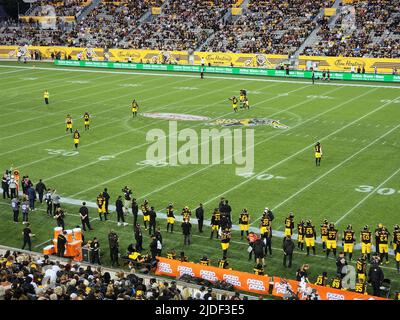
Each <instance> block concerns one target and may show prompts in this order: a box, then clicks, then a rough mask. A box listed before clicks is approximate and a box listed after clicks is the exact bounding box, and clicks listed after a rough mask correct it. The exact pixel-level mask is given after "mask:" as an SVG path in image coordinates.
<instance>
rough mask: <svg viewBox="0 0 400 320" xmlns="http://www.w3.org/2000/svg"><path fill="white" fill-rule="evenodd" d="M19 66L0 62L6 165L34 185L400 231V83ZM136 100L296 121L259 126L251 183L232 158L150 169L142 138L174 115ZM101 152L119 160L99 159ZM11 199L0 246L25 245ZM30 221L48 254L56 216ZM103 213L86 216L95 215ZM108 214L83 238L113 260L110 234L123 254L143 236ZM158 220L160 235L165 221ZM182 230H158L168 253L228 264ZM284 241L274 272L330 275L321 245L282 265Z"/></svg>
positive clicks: (235, 253) (277, 225)
mask: <svg viewBox="0 0 400 320" xmlns="http://www.w3.org/2000/svg"><path fill="white" fill-rule="evenodd" d="M15 65H16V64H15V63H1V64H0V66H7V68H0V74H1V77H0V86H1V88H2V89H1V91H0V99H1V103H0V106H1V115H0V119H1V122H0V134H1V135H0V141H1V145H2V148H1V151H0V155H1V157H0V167H1V168H3V169H6V168H9V167H10V166H11V165H13V166H14V167H16V168H19V169H20V171H21V175H26V174H29V176H30V177H31V179H33V181H34V182H36V181H37V180H38V179H39V178H42V179H43V181H44V182H45V184H46V185H47V186H49V187H52V188H56V189H57V190H58V191H59V192H60V193H61V195H62V196H65V197H70V198H74V199H80V200H89V201H95V197H96V195H97V194H98V193H99V192H100V191H102V190H103V188H104V187H107V188H108V190H109V192H110V194H111V197H112V199H111V200H112V202H113V200H115V198H116V196H117V195H118V194H120V190H121V188H122V187H123V186H124V185H129V186H131V187H132V188H133V190H134V196H135V197H136V198H138V199H139V202H140V203H142V202H143V199H144V198H147V199H148V200H149V202H150V204H151V205H153V206H154V207H155V208H156V209H157V210H158V211H163V209H164V208H165V207H166V205H167V204H168V203H169V202H173V203H174V205H175V208H176V209H177V212H176V213H178V214H179V209H180V208H182V207H183V206H185V205H188V206H189V207H190V208H192V209H194V208H195V207H196V206H197V204H198V203H199V202H202V203H204V204H205V212H206V218H210V216H211V212H212V209H213V208H214V207H216V206H217V204H218V200H219V197H220V196H225V197H226V198H228V199H229V200H230V204H231V206H232V208H233V218H234V223H237V218H238V216H239V213H240V210H241V209H242V208H244V207H246V208H247V209H248V210H249V212H250V215H251V220H252V223H253V226H258V218H259V217H260V216H261V213H262V210H263V208H264V207H265V206H268V207H270V208H272V209H273V211H274V213H275V216H276V219H275V220H274V223H273V229H274V230H281V231H282V230H283V220H284V218H285V217H286V215H287V213H288V212H289V211H293V212H294V214H295V222H296V223H297V222H298V220H299V219H300V218H304V219H312V221H313V222H314V224H315V225H316V226H319V224H320V222H321V221H322V220H323V219H324V218H328V219H329V220H330V221H332V222H337V225H338V227H339V230H340V231H343V229H344V228H345V227H346V226H347V224H349V223H350V224H352V225H353V229H354V230H356V233H357V235H358V231H359V230H360V229H361V228H362V226H363V225H365V224H368V225H370V226H371V228H372V229H373V228H374V227H375V225H376V224H377V223H378V222H382V223H384V224H385V225H387V226H388V227H389V229H390V231H392V228H393V225H394V224H395V223H399V221H398V217H396V214H395V213H396V212H397V209H398V205H397V204H398V199H399V197H400V195H399V190H400V183H399V182H400V178H399V175H398V172H399V156H398V149H399V145H398V138H399V130H398V125H399V123H398V117H399V115H400V111H399V109H398V105H399V100H398V98H399V97H400V90H399V89H400V86H398V87H396V85H390V86H389V87H385V86H384V85H383V84H379V83H368V84H367V86H365V84H366V83H363V84H362V85H363V86H357V83H353V82H336V83H331V84H332V85H320V84H316V85H312V84H311V83H308V82H304V81H287V82H281V81H279V80H277V79H271V78H256V77H255V78H251V77H240V78H245V79H250V80H245V79H242V80H240V79H239V78H235V77H232V78H230V77H227V76H215V75H210V76H208V75H206V79H204V80H201V79H199V77H197V76H196V77H192V76H193V75H191V74H185V75H184V74H166V73H165V74H160V73H157V74H154V73H151V72H148V73H140V72H135V73H132V72H129V71H121V72H115V73H110V72H107V70H93V69H82V70H81V71H78V72H75V71H74V72H72V69H68V68H65V69H63V68H54V67H53V66H52V65H50V64H40V65H37V67H36V68H31V66H32V64H28V65H27V66H28V68H27V69H19V68H15V67H14V66H15ZM43 68H46V69H43ZM47 68H48V69H47ZM58 69H60V70H58ZM87 71H90V72H87ZM270 80H273V81H270ZM242 88H245V89H246V90H247V91H248V92H249V94H248V95H249V101H250V105H251V109H250V110H248V111H247V110H246V111H243V110H240V112H238V113H237V114H234V113H233V112H232V109H231V106H230V102H229V101H228V98H229V97H231V96H232V95H238V92H239V90H240V89H242ZM44 89H48V90H49V92H50V105H49V106H45V105H44V103H43V99H42V96H43V91H44ZM133 97H135V98H136V99H137V101H138V102H139V105H140V112H173V113H181V114H193V115H200V116H208V117H210V118H213V119H215V118H224V119H236V118H240V119H243V118H252V117H258V118H273V119H278V120H280V121H281V123H283V124H286V125H288V126H289V129H287V130H279V129H274V128H271V127H267V126H259V127H256V128H255V151H254V157H255V168H254V170H253V173H252V174H249V175H246V177H244V176H238V175H236V173H235V168H236V165H226V164H221V165H211V164H210V165H178V166H162V167H160V166H151V165H141V162H142V161H143V160H145V159H146V150H147V148H148V146H149V143H148V142H146V134H147V132H148V131H149V130H151V129H154V128H159V129H162V130H164V131H165V132H166V133H167V134H168V122H167V121H166V120H159V119H150V118H145V117H141V116H139V117H137V118H135V119H133V118H132V115H131V112H130V102H131V99H132V98H133ZM85 111H88V112H89V113H90V114H91V116H92V119H91V129H90V131H89V132H84V130H83V120H82V119H81V118H80V117H81V116H82V115H83V113H84V112H85ZM68 113H69V114H71V115H72V117H73V119H74V128H78V129H79V130H80V132H81V144H80V146H79V149H78V151H79V154H76V153H75V152H74V151H75V150H74V147H73V142H72V137H71V135H70V134H66V133H65V126H64V119H65V116H66V114H68ZM183 128H193V129H195V130H196V131H197V132H199V131H200V130H201V129H203V128H210V127H209V126H205V123H204V122H191V121H181V122H179V123H178V129H183ZM215 128H219V127H216V126H215ZM318 140H319V141H321V144H322V146H323V151H324V157H323V160H322V165H321V167H315V164H314V155H313V147H312V145H313V144H314V143H315V142H316V141H318ZM103 156H113V158H111V159H109V160H101V157H103ZM103 159H104V158H103ZM276 177H281V178H276ZM360 186H364V187H360ZM366 186H370V187H366ZM372 187H373V189H372ZM357 189H358V190H359V191H357ZM361 191H364V192H361ZM367 191H369V192H367ZM7 206H8V202H7V201H5V202H4V201H3V202H1V208H2V209H1V215H2V216H3V218H2V221H3V222H2V224H1V225H0V243H2V244H6V245H11V246H16V247H19V246H20V245H21V236H20V231H21V230H22V225H21V224H19V225H16V224H14V223H13V222H12V221H11V220H12V219H11V209H10V208H9V207H7ZM66 208H67V210H68V212H69V213H72V214H76V213H77V209H78V207H76V206H71V205H66ZM30 216H31V217H30V219H31V223H32V229H33V232H34V233H36V234H37V236H36V239H35V241H34V246H36V248H35V250H38V251H40V250H41V248H42V247H43V246H44V245H45V244H43V245H41V243H43V242H45V241H46V240H48V239H50V238H51V235H52V228H53V227H54V226H55V222H54V221H53V220H52V219H51V218H48V217H46V216H45V213H44V212H42V211H36V212H34V213H32V214H31V215H30ZM96 217H97V214H96V213H95V211H94V210H91V218H92V219H93V218H96ZM112 219H113V220H114V222H112V221H109V222H107V223H105V222H103V223H101V222H99V221H97V220H94V221H93V222H92V223H93V226H94V228H95V231H92V232H88V233H87V234H86V237H92V236H97V237H99V238H100V243H101V245H102V248H103V253H104V259H103V260H104V262H105V263H107V262H108V254H107V246H108V244H107V240H106V236H107V232H108V230H109V229H110V228H112V227H113V228H116V229H117V232H118V233H119V234H120V238H121V248H123V249H125V248H126V247H127V245H128V244H129V243H131V242H133V241H134V238H133V233H132V226H127V227H118V228H117V226H116V225H115V214H113V216H112ZM128 219H129V218H128ZM139 221H141V218H139ZM78 223H79V219H78V218H77V217H76V216H73V215H69V216H68V217H67V218H66V224H67V226H68V227H73V226H75V225H77V224H78ZM158 223H159V224H160V225H161V226H162V227H163V230H164V229H165V224H166V223H165V221H163V220H159V221H158ZM175 228H176V232H175V234H173V235H170V234H168V235H167V234H166V233H165V232H164V233H163V234H164V238H165V244H164V252H166V250H168V249H170V248H172V247H174V248H175V249H176V250H177V251H179V250H181V249H184V250H185V252H186V254H187V255H188V256H189V257H190V259H191V260H192V261H198V260H199V259H200V258H201V256H202V255H203V254H207V255H208V256H209V257H210V259H211V260H212V261H213V262H214V263H216V261H217V260H218V259H219V258H220V256H221V251H220V246H219V243H217V242H216V241H215V240H214V241H210V240H209V239H207V238H208V235H209V234H208V232H209V230H208V229H206V232H205V233H204V234H198V233H197V229H196V228H195V229H196V231H195V232H194V235H193V239H192V240H193V241H192V245H191V246H190V247H187V248H183V246H182V236H181V235H180V233H179V231H180V230H179V226H178V225H176V227H175ZM317 229H319V228H317ZM203 235H204V237H203ZM232 240H233V241H232V244H231V248H230V251H229V255H228V257H229V261H230V264H231V266H232V267H233V268H235V269H239V270H245V271H251V270H252V267H253V262H248V261H247V252H246V248H247V246H246V244H245V242H244V241H240V237H239V235H238V233H236V232H235V233H234V235H233V239H232ZM357 240H358V239H357ZM357 242H358V241H357ZM146 245H148V239H147V238H146V239H145V246H146ZM280 245H281V239H280V238H274V240H273V246H274V247H275V248H276V249H275V250H274V254H273V256H272V258H269V259H267V268H266V271H267V273H268V274H274V275H279V276H284V277H289V278H294V277H295V270H296V268H297V267H298V266H300V265H301V264H302V263H305V262H307V263H309V264H310V265H311V279H314V278H315V277H316V276H317V274H319V273H321V272H322V271H325V270H326V271H328V273H329V275H330V276H333V274H334V273H335V262H334V261H333V260H332V259H326V258H325V257H323V256H322V249H321V248H320V247H318V248H317V252H318V253H319V254H320V255H321V256H316V257H312V256H311V257H305V256H304V254H303V253H302V252H296V254H295V256H294V266H293V268H292V269H283V268H282V267H281V258H282V254H281V252H278V250H280V249H279V248H280ZM357 256H358V252H356V254H355V257H357ZM394 267H395V264H394V259H393V257H391V263H390V264H389V265H387V266H385V268H384V272H385V276H386V277H388V278H391V279H392V281H393V288H394V289H399V288H400V282H399V280H398V276H397V275H396V273H395V270H394Z"/></svg>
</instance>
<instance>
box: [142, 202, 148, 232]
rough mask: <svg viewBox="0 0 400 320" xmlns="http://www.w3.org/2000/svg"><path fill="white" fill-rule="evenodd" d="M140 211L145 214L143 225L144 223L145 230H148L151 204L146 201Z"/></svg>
mask: <svg viewBox="0 0 400 320" xmlns="http://www.w3.org/2000/svg"><path fill="white" fill-rule="evenodd" d="M140 209H141V210H142V213H143V223H144V228H145V230H147V222H150V207H149V203H148V202H147V201H145V202H144V203H143V204H142V205H141V206H140Z"/></svg>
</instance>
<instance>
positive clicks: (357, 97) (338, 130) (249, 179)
mask: <svg viewBox="0 0 400 320" xmlns="http://www.w3.org/2000/svg"><path fill="white" fill-rule="evenodd" d="M371 92H372V90H369V91H367V92H366V93H364V94H362V95H359V96H356V97H354V98H352V99H350V100H347V101H346V102H343V103H342V104H341V105H343V104H347V103H350V102H352V101H354V100H356V99H359V98H360V97H361V96H363V95H366V94H368V93H371ZM390 104H392V102H386V103H384V104H382V105H381V106H379V107H377V108H375V109H374V110H372V111H370V112H368V113H367V114H364V115H363V116H361V117H359V118H358V119H355V120H353V121H352V122H349V123H348V124H347V125H345V126H343V127H341V128H339V129H337V130H335V131H334V132H332V133H330V134H328V135H326V136H325V137H323V138H320V139H319V141H323V140H325V139H327V138H329V137H331V136H333V135H335V134H337V133H338V132H340V131H342V130H344V129H346V128H348V127H350V126H352V125H353V124H354V123H356V122H358V121H360V120H362V119H364V118H366V117H368V116H370V115H371V114H374V113H375V112H377V111H379V110H381V109H383V108H385V107H386V106H387V105H390ZM309 120H311V119H309ZM255 145H257V144H255ZM313 146H314V144H313V143H312V144H310V145H308V146H306V147H304V148H303V149H300V150H299V151H297V152H295V153H293V154H292V155H290V156H289V157H286V158H285V159H283V160H281V161H279V162H277V163H275V164H274V165H272V166H270V167H269V168H267V169H265V170H263V171H261V172H260V174H264V173H266V172H268V171H269V170H271V169H273V168H275V167H277V166H279V165H281V164H282V163H285V162H286V161H288V160H290V159H292V158H293V157H295V156H297V155H299V154H300V153H302V152H304V151H306V150H308V149H310V148H311V147H313ZM257 176H258V175H254V176H252V177H250V178H248V179H246V180H245V181H243V182H241V183H239V184H237V185H235V186H234V187H232V188H230V189H228V190H225V191H224V192H222V193H221V194H219V195H217V196H215V197H213V198H211V199H209V200H207V201H205V202H202V203H203V204H204V205H206V204H208V203H210V202H211V201H214V200H215V199H218V198H220V197H222V196H226V194H227V193H229V192H232V191H233V190H236V189H238V188H240V187H242V186H243V185H245V184H247V183H249V182H250V181H253V180H254V179H255V178H256V177H257Z"/></svg>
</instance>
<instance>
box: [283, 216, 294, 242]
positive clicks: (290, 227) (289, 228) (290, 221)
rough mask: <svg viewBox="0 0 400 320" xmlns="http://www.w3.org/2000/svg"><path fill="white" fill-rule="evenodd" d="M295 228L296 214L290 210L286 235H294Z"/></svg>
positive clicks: (286, 221) (286, 220)
mask: <svg viewBox="0 0 400 320" xmlns="http://www.w3.org/2000/svg"><path fill="white" fill-rule="evenodd" d="M293 228H294V214H293V212H290V214H289V216H288V217H287V218H286V219H285V236H292V235H293Z"/></svg>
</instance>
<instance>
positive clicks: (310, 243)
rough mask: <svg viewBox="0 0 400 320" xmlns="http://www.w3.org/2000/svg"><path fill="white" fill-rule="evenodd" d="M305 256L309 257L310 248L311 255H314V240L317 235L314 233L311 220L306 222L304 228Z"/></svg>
mask: <svg viewBox="0 0 400 320" xmlns="http://www.w3.org/2000/svg"><path fill="white" fill-rule="evenodd" d="M304 234H305V240H306V248H307V255H310V248H312V251H313V254H314V255H315V239H316V238H317V234H316V232H315V227H314V226H313V225H312V223H311V220H307V221H306V226H305V228H304Z"/></svg>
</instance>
